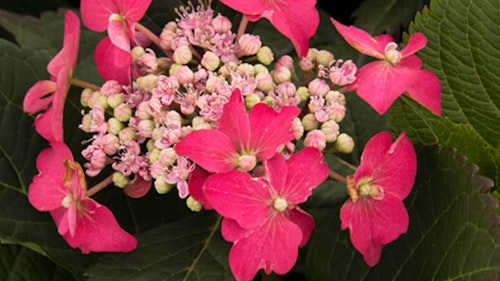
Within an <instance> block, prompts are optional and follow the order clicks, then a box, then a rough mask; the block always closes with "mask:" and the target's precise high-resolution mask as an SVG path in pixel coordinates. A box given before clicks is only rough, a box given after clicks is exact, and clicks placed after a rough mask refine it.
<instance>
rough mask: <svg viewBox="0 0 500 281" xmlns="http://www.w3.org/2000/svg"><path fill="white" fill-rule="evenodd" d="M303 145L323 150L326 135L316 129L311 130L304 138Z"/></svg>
mask: <svg viewBox="0 0 500 281" xmlns="http://www.w3.org/2000/svg"><path fill="white" fill-rule="evenodd" d="M304 145H305V146H306V147H316V148H317V149H319V150H323V149H324V148H325V147H326V136H325V134H324V133H323V132H322V131H320V130H318V129H316V130H312V131H310V132H309V133H307V135H306V138H305V139H304Z"/></svg>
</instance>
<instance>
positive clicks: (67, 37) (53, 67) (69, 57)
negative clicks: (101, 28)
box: [47, 11, 80, 76]
mask: <svg viewBox="0 0 500 281" xmlns="http://www.w3.org/2000/svg"><path fill="white" fill-rule="evenodd" d="M79 45H80V20H79V19H78V16H77V15H76V14H75V13H74V12H73V11H67V12H66V14H65V20H64V42H63V47H62V49H61V51H59V53H57V54H56V55H55V56H54V58H53V59H52V60H51V61H50V63H49V64H48V65H47V70H48V71H49V73H50V74H51V75H52V76H57V75H58V73H59V71H60V70H61V69H62V68H65V69H67V71H69V72H70V74H69V76H71V73H72V72H73V69H74V68H75V65H76V60H77V58H78V48H79Z"/></svg>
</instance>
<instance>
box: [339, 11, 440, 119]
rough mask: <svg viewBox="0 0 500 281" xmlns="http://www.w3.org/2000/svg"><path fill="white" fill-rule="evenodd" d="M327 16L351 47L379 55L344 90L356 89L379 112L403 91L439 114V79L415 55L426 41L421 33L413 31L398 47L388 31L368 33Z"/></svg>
mask: <svg viewBox="0 0 500 281" xmlns="http://www.w3.org/2000/svg"><path fill="white" fill-rule="evenodd" d="M331 20H332V22H333V24H334V25H335V27H336V28H337V30H338V32H339V33H340V35H342V37H344V39H345V40H346V41H347V43H349V44H350V45H351V46H352V47H353V48H355V49H356V50H358V51H359V52H361V53H363V54H365V55H368V56H372V57H375V58H377V59H379V60H378V61H375V62H371V63H368V64H366V65H364V66H363V67H361V68H360V69H359V70H358V71H357V73H356V81H354V83H352V84H350V85H349V86H348V90H350V91H351V90H356V92H357V94H358V95H359V96H360V97H361V98H362V99H364V100H365V101H366V102H367V103H368V104H370V105H371V106H372V107H373V108H374V109H375V110H376V111H377V112H378V113H380V114H383V113H385V112H386V111H387V109H389V107H390V106H391V104H392V103H393V102H394V101H395V100H396V99H397V98H398V97H399V96H400V95H402V94H403V93H406V94H407V95H408V96H409V97H411V98H412V99H414V100H415V101H417V102H418V103H420V104H422V105H423V106H425V107H427V108H428V109H429V110H430V111H432V112H433V113H435V114H441V84H440V82H439V79H438V78H437V77H436V75H434V74H433V73H432V72H430V71H428V70H423V69H421V67H422V61H421V60H420V59H419V58H418V57H417V56H416V55H415V53H416V52H418V51H419V50H421V49H422V48H424V47H425V45H426V44H427V38H426V37H425V35H423V34H422V33H415V34H413V35H412V36H411V37H410V39H409V40H408V44H407V45H406V47H405V48H403V49H402V50H401V51H399V50H397V47H398V45H397V44H396V43H394V39H393V38H392V37H391V36H390V35H387V34H382V35H379V36H375V37H371V36H370V35H369V34H368V33H367V32H365V31H364V30H361V29H359V28H356V27H354V26H345V25H342V24H340V23H339V22H337V21H335V20H334V19H331Z"/></svg>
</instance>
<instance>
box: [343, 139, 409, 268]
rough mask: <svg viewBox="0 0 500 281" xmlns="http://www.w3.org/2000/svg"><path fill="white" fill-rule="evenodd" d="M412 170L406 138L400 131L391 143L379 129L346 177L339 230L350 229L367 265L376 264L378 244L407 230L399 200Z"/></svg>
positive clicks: (407, 191) (403, 194)
mask: <svg viewBox="0 0 500 281" xmlns="http://www.w3.org/2000/svg"><path fill="white" fill-rule="evenodd" d="M416 170H417V161H416V155H415V151H414V150H413V146H412V144H411V142H410V140H409V139H408V137H407V136H406V135H405V134H404V133H403V134H401V135H400V136H399V137H398V139H397V140H396V141H395V142H394V143H392V137H391V134H390V133H388V132H382V133H379V134H377V135H375V136H374V137H373V138H371V139H370V140H369V141H368V143H367V144H366V147H365V149H364V151H363V154H362V156H361V164H360V166H359V168H358V169H357V170H356V172H355V173H354V177H352V176H351V177H348V185H347V191H348V193H349V194H350V195H351V199H349V200H348V201H347V202H346V203H345V204H344V206H342V209H341V210H340V219H341V221H342V230H345V229H346V228H349V229H350V237H351V241H352V244H353V245H354V247H355V248H356V249H357V250H358V251H359V252H360V253H361V254H362V255H363V257H364V259H365V261H366V263H367V264H368V265H369V266H374V265H375V264H377V263H378V261H379V259H380V254H381V252H382V244H387V243H389V242H392V241H394V240H395V239H396V238H397V237H398V236H399V235H400V234H402V233H405V232H406V230H407V229H408V222H409V218H408V213H407V212H406V209H405V206H404V204H403V202H402V201H403V199H404V198H406V196H408V194H409V193H410V191H411V188H412V187H413V182H414V180H415V175H416Z"/></svg>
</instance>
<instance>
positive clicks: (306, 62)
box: [299, 57, 316, 72]
mask: <svg viewBox="0 0 500 281" xmlns="http://www.w3.org/2000/svg"><path fill="white" fill-rule="evenodd" d="M315 66H316V64H315V63H314V61H313V60H312V59H310V58H309V57H303V58H301V59H300V61H299V67H300V69H301V70H302V71H304V72H309V71H312V70H313V69H314V67H315Z"/></svg>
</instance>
